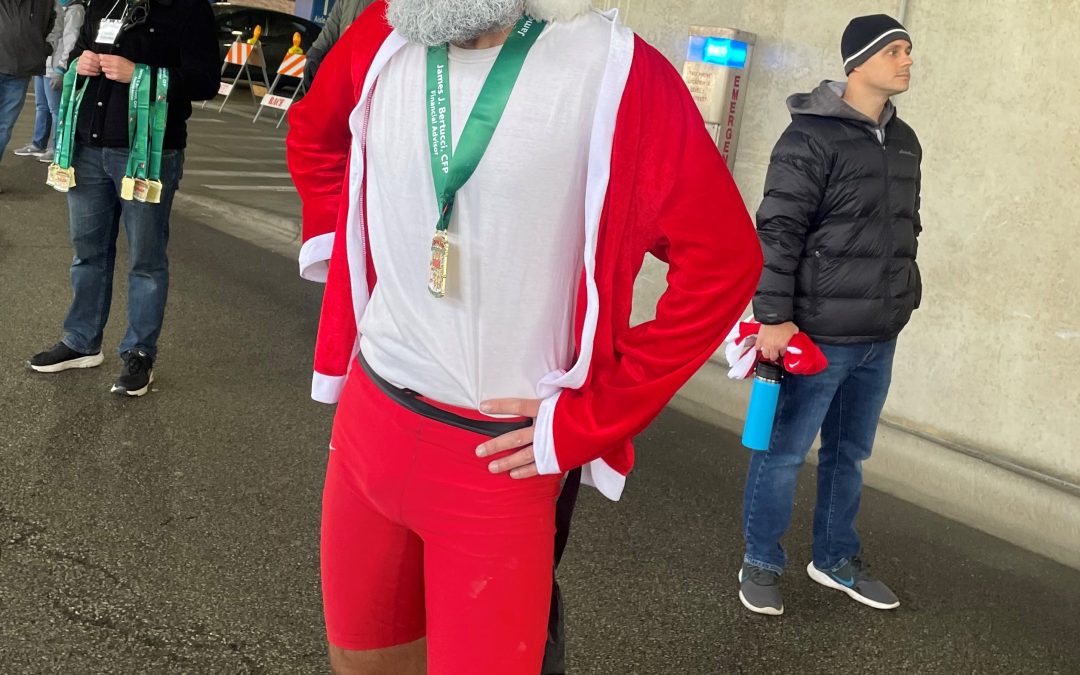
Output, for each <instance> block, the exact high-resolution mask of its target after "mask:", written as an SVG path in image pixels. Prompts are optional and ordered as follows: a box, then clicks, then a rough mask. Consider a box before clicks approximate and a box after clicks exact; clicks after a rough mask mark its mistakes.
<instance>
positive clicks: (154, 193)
mask: <svg viewBox="0 0 1080 675" xmlns="http://www.w3.org/2000/svg"><path fill="white" fill-rule="evenodd" d="M162 189H164V186H163V185H162V184H161V181H159V180H152V181H150V182H149V184H148V188H147V190H146V203H147V204H160V203H161V191H162Z"/></svg>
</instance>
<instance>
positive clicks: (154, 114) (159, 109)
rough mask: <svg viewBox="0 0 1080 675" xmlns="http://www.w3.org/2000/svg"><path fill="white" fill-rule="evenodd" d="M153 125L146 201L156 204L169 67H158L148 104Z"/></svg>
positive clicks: (165, 121)
mask: <svg viewBox="0 0 1080 675" xmlns="http://www.w3.org/2000/svg"><path fill="white" fill-rule="evenodd" d="M150 117H151V119H152V122H153V126H152V127H151V128H150V167H149V170H148V172H147V177H148V178H149V184H150V185H149V190H148V192H147V195H146V201H147V202H150V203H151V204H157V203H159V202H160V201H161V190H162V185H161V158H162V154H163V147H164V145H165V126H166V125H167V124H168V119H169V69H168V68H158V74H157V92H156V96H155V98H154V101H153V102H152V103H151V106H150Z"/></svg>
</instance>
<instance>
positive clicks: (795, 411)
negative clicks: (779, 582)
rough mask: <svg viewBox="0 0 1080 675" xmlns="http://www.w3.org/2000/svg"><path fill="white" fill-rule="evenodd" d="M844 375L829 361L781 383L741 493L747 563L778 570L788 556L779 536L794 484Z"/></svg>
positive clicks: (788, 515) (788, 519)
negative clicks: (766, 434)
mask: <svg viewBox="0 0 1080 675" xmlns="http://www.w3.org/2000/svg"><path fill="white" fill-rule="evenodd" d="M844 375H845V372H844V369H843V367H842V366H838V365H835V364H830V366H829V368H828V369H827V370H825V372H823V373H820V374H818V375H813V376H797V375H788V376H786V377H785V378H784V380H783V382H782V383H781V385H780V398H779V400H778V401H777V407H776V421H775V423H774V425H773V433H772V438H771V439H770V441H769V449H768V451H767V452H752V453H751V457H750V470H749V473H748V475H747V479H746V490H745V492H744V494H743V534H744V536H745V538H746V555H745V558H744V560H745V562H747V563H749V564H751V565H756V566H758V567H763V568H765V569H769V570H772V571H774V572H777V573H780V572H782V571H783V568H784V566H785V565H786V564H787V554H786V553H785V552H784V548H783V546H781V545H780V539H781V538H782V537H783V536H784V533H785V532H787V529H788V525H789V524H790V522H791V511H792V508H793V506H794V501H795V482H796V479H797V478H798V475H799V470H800V469H801V468H802V465H803V463H804V462H805V461H806V455H807V453H808V452H809V451H810V446H811V445H812V444H813V442H814V438H816V437H817V433H818V429H820V428H821V424H822V422H823V421H824V419H825V413H826V412H827V411H828V409H829V401H831V400H832V397H833V395H834V394H835V392H836V390H837V389H838V388H839V386H840V382H841V381H842V380H843V377H844Z"/></svg>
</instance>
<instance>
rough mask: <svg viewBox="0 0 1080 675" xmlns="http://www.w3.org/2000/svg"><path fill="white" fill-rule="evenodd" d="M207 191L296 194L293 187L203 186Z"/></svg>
mask: <svg viewBox="0 0 1080 675" xmlns="http://www.w3.org/2000/svg"><path fill="white" fill-rule="evenodd" d="M203 187H204V188H206V189H207V190H219V191H224V192H296V188H295V187H293V186H291V185H203Z"/></svg>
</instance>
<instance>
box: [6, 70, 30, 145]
mask: <svg viewBox="0 0 1080 675" xmlns="http://www.w3.org/2000/svg"><path fill="white" fill-rule="evenodd" d="M29 85H30V78H29V77H12V76H10V75H4V74H3V73H0V158H2V157H3V156H4V155H5V154H7V145H8V142H9V141H10V140H11V131H12V129H14V128H15V122H16V121H17V120H18V119H19V113H21V112H22V108H23V104H24V103H26V90H27V87H28V86H29Z"/></svg>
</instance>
